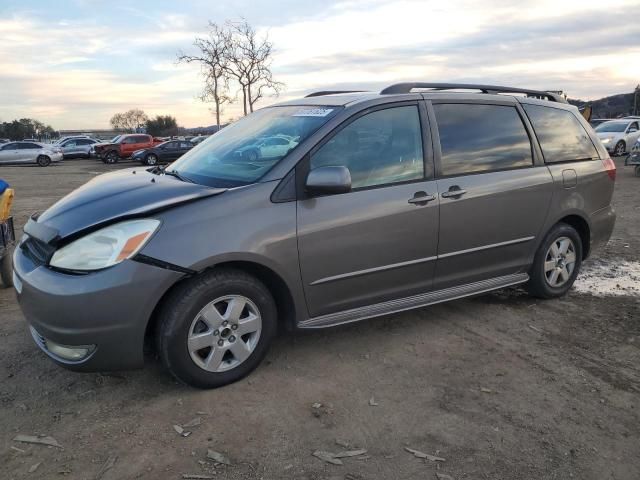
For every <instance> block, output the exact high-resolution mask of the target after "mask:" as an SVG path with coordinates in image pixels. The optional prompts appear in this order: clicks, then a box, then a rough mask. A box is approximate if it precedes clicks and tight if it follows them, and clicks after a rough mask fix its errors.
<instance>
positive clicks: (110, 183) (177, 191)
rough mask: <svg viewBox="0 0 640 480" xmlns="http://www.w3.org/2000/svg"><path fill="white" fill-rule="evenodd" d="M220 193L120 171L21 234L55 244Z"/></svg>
mask: <svg viewBox="0 0 640 480" xmlns="http://www.w3.org/2000/svg"><path fill="white" fill-rule="evenodd" d="M224 191H226V189H224V188H211V187H207V186H204V185H197V184H194V183H188V182H183V181H181V180H179V179H177V178H175V177H172V176H169V175H156V174H153V173H150V172H148V171H146V170H145V169H140V168H138V169H135V168H132V169H127V170H120V171H118V172H113V173H107V174H104V175H100V176H98V177H96V178H94V179H93V180H91V181H89V182H87V183H86V184H84V185H83V186H82V187H80V188H78V189H77V190H74V191H73V192H71V193H70V194H69V195H67V196H66V197H64V198H62V199H61V200H59V201H58V202H56V203H55V204H54V205H53V206H51V207H50V208H49V209H47V210H46V211H45V212H44V213H42V214H41V215H39V216H34V217H32V218H31V220H29V222H28V223H27V225H26V226H25V232H26V233H27V234H29V235H32V236H35V237H36V238H38V239H39V240H41V241H43V242H46V243H51V244H55V243H56V242H58V241H59V240H61V239H64V238H65V237H69V236H72V235H75V234H77V233H79V232H82V231H84V230H89V229H94V228H96V227H98V226H100V225H102V224H106V223H111V222H113V221H115V220H118V219H120V218H129V217H137V216H140V215H145V214H151V213H153V212H157V211H159V210H164V209H167V208H170V207H173V206H175V205H179V204H182V203H186V202H190V201H194V200H197V199H200V198H206V197H211V196H213V195H219V194H220V193H222V192H224Z"/></svg>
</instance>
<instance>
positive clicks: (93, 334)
mask: <svg viewBox="0 0 640 480" xmlns="http://www.w3.org/2000/svg"><path fill="white" fill-rule="evenodd" d="M182 276H183V274H181V273H178V272H174V271H171V270H165V269H161V268H157V267H154V266H151V265H146V264H142V263H138V262H135V261H132V260H125V261H124V262H122V263H120V264H118V265H116V266H114V267H111V268H107V269H105V270H101V271H97V272H93V273H90V274H87V275H68V274H65V273H60V272H56V271H53V270H51V269H49V268H48V267H46V266H42V265H37V264H35V263H33V262H32V260H31V259H30V258H29V257H27V256H26V255H25V254H24V252H23V251H22V249H21V248H17V249H16V251H15V254H14V278H15V279H16V280H17V281H16V292H17V297H18V303H19V304H20V307H21V309H22V311H23V313H24V316H25V317H26V319H27V322H28V323H29V325H30V326H31V327H32V328H33V329H35V331H36V332H37V333H38V334H39V335H40V336H42V337H44V338H46V339H49V340H51V341H53V342H56V343H58V344H61V345H68V346H83V345H95V350H94V351H93V352H92V353H91V355H89V356H88V357H87V358H85V359H83V360H81V361H79V362H65V361H62V360H61V359H60V358H58V357H56V356H55V355H52V354H51V353H50V352H48V351H47V350H46V349H45V348H43V344H42V343H41V342H38V341H36V344H37V345H38V346H39V347H40V348H41V349H42V350H43V351H45V353H47V355H49V356H50V357H51V358H52V359H53V360H54V361H55V362H56V363H58V364H59V365H62V366H64V367H66V368H69V369H72V370H77V371H109V370H125V369H132V368H139V367H142V365H143V345H144V334H145V330H146V327H147V323H148V321H149V319H150V317H151V314H152V312H153V309H154V308H155V306H156V305H157V302H158V301H159V299H160V298H161V297H162V295H163V294H164V293H165V292H166V291H167V290H168V289H169V288H170V287H171V285H173V284H174V283H175V282H176V281H177V280H178V279H179V278H180V277H182Z"/></svg>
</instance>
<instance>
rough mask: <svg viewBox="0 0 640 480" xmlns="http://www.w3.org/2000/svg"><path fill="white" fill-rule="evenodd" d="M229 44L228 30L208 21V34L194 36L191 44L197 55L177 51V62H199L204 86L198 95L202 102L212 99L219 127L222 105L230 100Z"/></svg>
mask: <svg viewBox="0 0 640 480" xmlns="http://www.w3.org/2000/svg"><path fill="white" fill-rule="evenodd" d="M230 44H231V40H230V35H229V32H228V31H227V30H226V29H225V28H223V27H221V26H219V25H217V24H215V23H213V22H209V34H208V36H207V37H206V38H199V37H196V39H195V41H194V42H193V45H194V46H195V47H196V48H197V49H198V50H200V53H199V54H197V55H187V54H185V53H184V52H179V53H178V62H183V63H199V64H200V68H201V70H202V73H203V75H204V77H205V86H204V89H203V91H202V94H201V95H200V99H201V100H202V101H203V102H206V101H213V104H214V110H215V115H216V125H217V126H218V127H220V115H221V113H222V106H223V105H224V104H225V103H229V102H230V101H231V99H230V97H229V96H228V94H227V92H228V91H229V69H228V56H227V52H228V51H229V48H230Z"/></svg>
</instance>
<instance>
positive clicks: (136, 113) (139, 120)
mask: <svg viewBox="0 0 640 480" xmlns="http://www.w3.org/2000/svg"><path fill="white" fill-rule="evenodd" d="M148 121H149V118H148V117H147V114H146V113H144V112H143V111H142V110H140V109H139V108H132V109H131V110H128V111H126V112H124V113H116V114H115V115H114V116H113V117H111V120H110V123H111V126H112V127H113V128H114V129H116V130H126V131H128V132H135V131H136V130H137V129H139V128H142V127H144V126H145V125H146V124H147V122H148Z"/></svg>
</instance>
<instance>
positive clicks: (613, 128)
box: [596, 122, 629, 132]
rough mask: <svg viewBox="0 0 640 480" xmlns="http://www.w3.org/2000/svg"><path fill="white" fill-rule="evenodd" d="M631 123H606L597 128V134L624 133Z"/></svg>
mask: <svg viewBox="0 0 640 480" xmlns="http://www.w3.org/2000/svg"><path fill="white" fill-rule="evenodd" d="M627 125H629V122H604V123H601V124H600V125H598V126H597V127H596V132H624V131H625V130H626V128H627Z"/></svg>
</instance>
